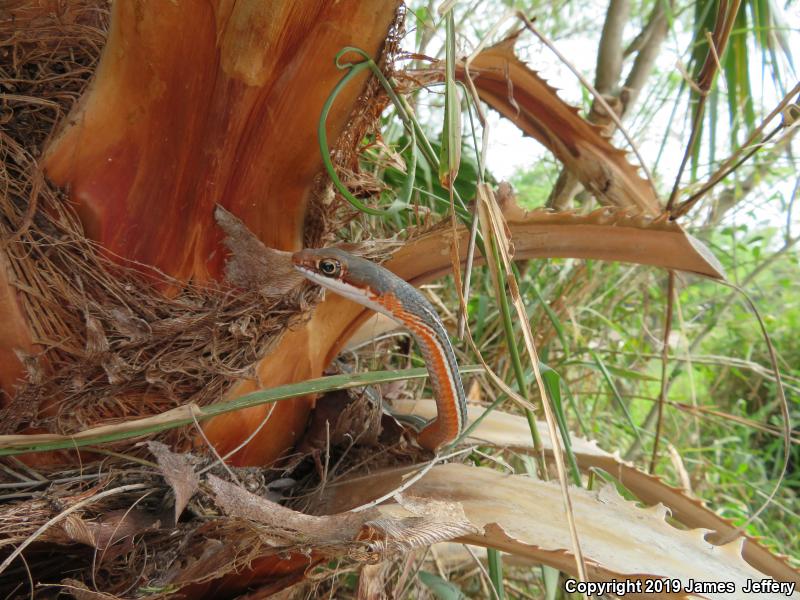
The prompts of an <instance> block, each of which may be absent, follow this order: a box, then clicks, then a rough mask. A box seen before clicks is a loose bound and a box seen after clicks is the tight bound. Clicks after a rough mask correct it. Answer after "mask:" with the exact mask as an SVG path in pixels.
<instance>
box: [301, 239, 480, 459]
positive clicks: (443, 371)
mask: <svg viewBox="0 0 800 600" xmlns="http://www.w3.org/2000/svg"><path fill="white" fill-rule="evenodd" d="M292 262H293V264H294V267H295V269H297V270H298V271H299V272H300V273H302V274H303V275H304V276H305V277H306V278H308V279H309V280H310V281H312V282H314V283H316V284H319V285H321V286H323V287H325V288H327V289H329V290H331V291H333V292H335V293H336V294H339V295H340V296H343V297H345V298H347V299H349V300H352V301H353V302H356V303H358V304H360V305H362V306H365V307H367V308H369V309H371V310H374V311H376V312H379V313H382V314H384V315H386V316H388V317H389V318H391V319H393V320H395V321H396V322H398V323H399V324H401V325H403V326H404V327H405V328H406V329H408V330H409V331H410V332H411V334H412V335H413V336H414V339H415V340H416V342H417V344H418V345H419V348H420V351H421V352H422V356H423V358H424V359H425V365H426V366H427V369H428V374H429V377H430V382H431V387H432V388H433V392H434V395H435V396H436V409H437V417H436V419H434V420H433V421H431V422H430V423H428V425H426V426H425V427H424V428H423V429H422V431H420V433H419V435H418V436H417V442H418V443H419V444H420V446H422V447H423V448H427V449H429V450H433V451H435V450H437V449H438V448H440V447H442V446H444V445H446V444H448V443H450V442H452V441H454V440H455V439H456V438H457V437H458V436H459V435H460V434H461V432H462V431H463V430H464V427H465V424H466V421H467V403H466V398H465V396H464V386H463V384H462V382H461V375H460V373H459V371H458V363H457V362H456V356H455V352H453V346H452V344H451V343H450V338H449V337H448V335H447V331H446V330H445V328H444V325H442V321H441V319H440V318H439V315H438V314H437V313H436V310H435V309H434V308H433V306H431V303H430V302H428V300H427V299H426V298H425V297H424V296H423V295H422V294H421V293H420V292H419V291H418V290H417V289H416V288H415V287H414V286H412V285H410V284H409V283H407V282H406V281H404V280H402V279H401V278H399V277H398V276H397V275H395V274H394V273H392V272H391V271H389V270H388V269H385V268H383V267H381V266H379V265H377V264H375V263H373V262H371V261H369V260H366V259H365V258H361V257H359V256H354V255H352V254H350V253H348V252H345V251H344V250H340V249H338V248H322V249H307V250H301V251H300V252H296V253H295V254H294V255H293V256H292Z"/></svg>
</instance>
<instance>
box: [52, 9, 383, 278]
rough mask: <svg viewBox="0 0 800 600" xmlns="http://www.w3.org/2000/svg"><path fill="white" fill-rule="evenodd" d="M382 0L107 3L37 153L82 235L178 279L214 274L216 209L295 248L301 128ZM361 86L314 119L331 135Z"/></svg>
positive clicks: (217, 267) (312, 149)
mask: <svg viewBox="0 0 800 600" xmlns="http://www.w3.org/2000/svg"><path fill="white" fill-rule="evenodd" d="M395 8H396V2H395V1H394V0H344V1H341V2H329V1H328V0H302V1H294V2H264V1H263V0H240V1H238V2H232V1H230V0H217V1H215V2H196V1H194V0H179V1H175V2H157V3H148V2H142V1H140V0H124V1H122V2H115V3H114V4H113V14H112V19H111V31H110V35H109V39H108V43H107V46H106V48H105V50H104V52H103V56H102V59H101V62H100V65H99V66H98V69H97V72H96V75H95V79H94V81H93V83H92V84H91V87H90V89H89V91H88V92H87V94H86V95H85V96H84V98H83V99H82V100H81V103H80V106H79V107H78V109H77V110H74V111H73V112H72V113H71V115H70V116H69V119H68V121H67V124H66V127H65V128H64V129H63V131H61V132H60V134H59V135H58V136H57V138H56V139H55V141H54V143H53V144H52V145H51V147H50V148H49V150H48V152H47V155H46V160H45V168H46V171H47V173H48V175H49V177H50V178H51V179H52V180H53V181H54V182H56V183H58V184H59V185H69V186H70V189H71V196H72V198H73V199H74V200H76V201H77V203H78V209H79V211H80V215H81V218H82V220H83V222H84V226H85V228H86V232H87V233H88V235H89V236H90V237H91V238H93V239H95V240H97V241H98V242H100V243H101V244H102V245H103V246H104V247H106V248H107V249H109V250H111V251H112V252H113V253H116V254H119V255H120V256H122V257H124V258H128V259H133V260H136V261H140V262H143V263H146V264H150V265H155V266H156V267H158V268H160V269H162V270H163V271H164V272H166V273H168V274H170V275H173V276H175V277H178V278H180V279H193V280H195V281H203V280H207V279H209V278H217V277H219V275H220V272H221V266H222V259H223V255H222V252H221V250H220V247H219V241H220V234H219V231H218V229H217V227H216V225H215V224H214V221H213V216H212V213H213V208H214V205H215V203H217V202H219V203H220V204H222V205H223V206H225V207H226V208H227V209H229V210H230V211H231V212H232V213H234V214H235V215H236V216H238V217H239V218H241V219H242V220H243V221H244V222H245V223H246V224H247V226H248V227H249V228H250V230H251V231H253V232H254V233H255V234H256V235H257V236H258V237H259V238H261V240H262V241H263V242H264V243H265V244H267V245H268V246H271V247H273V248H280V249H284V250H293V249H298V248H299V247H300V245H301V240H302V227H303V218H304V216H305V205H306V200H307V198H308V194H309V190H310V189H311V187H312V185H313V178H314V176H315V175H316V174H317V173H318V171H319V169H320V166H321V164H322V163H321V159H320V155H319V151H318V149H317V142H316V126H317V121H318V119H319V114H320V109H321V107H322V104H323V102H324V101H325V98H326V97H327V96H328V94H329V93H330V90H331V88H332V87H333V86H334V85H335V83H336V82H337V81H338V79H339V78H340V77H341V75H342V73H341V72H340V71H338V70H337V69H336V67H335V66H334V64H333V60H334V56H335V55H336V53H337V52H338V51H339V50H340V49H341V48H342V47H343V46H347V45H354V46H359V47H362V48H363V49H364V50H366V51H367V52H368V53H370V54H372V55H376V54H377V53H379V51H380V49H381V46H382V43H383V40H384V38H385V37H386V34H387V31H388V28H389V26H390V24H391V22H392V20H393V19H394V16H395ZM360 84H363V80H361V82H360V83H354V84H353V85H352V86H349V87H348V89H347V90H346V91H345V92H344V93H343V94H342V95H341V96H340V98H339V101H338V102H337V103H336V106H335V107H334V109H333V111H332V113H331V117H330V119H329V135H330V137H331V138H332V139H335V137H336V136H337V135H338V133H339V132H340V131H341V130H342V127H343V125H344V123H345V121H346V118H347V116H348V115H349V112H350V110H351V108H352V102H353V100H354V99H355V97H356V96H357V94H358V93H359V91H360V89H361V85H360Z"/></svg>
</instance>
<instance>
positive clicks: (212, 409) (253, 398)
mask: <svg viewBox="0 0 800 600" xmlns="http://www.w3.org/2000/svg"><path fill="white" fill-rule="evenodd" d="M459 371H460V372H461V373H481V372H483V367H480V366H477V367H476V366H474V365H471V366H466V367H461V368H459ZM427 376H428V371H427V369H425V368H417V369H402V370H395V371H372V372H368V373H359V374H357V375H352V374H349V373H346V374H343V375H333V376H331V377H320V378H318V379H309V380H308V381H301V382H299V383H291V384H288V385H282V386H278V387H275V388H270V389H266V390H261V391H258V392H253V393H251V394H245V395H244V396H240V397H239V398H236V399H235V400H231V401H230V402H219V403H217V404H212V405H210V406H204V407H198V408H197V409H196V410H195V413H194V416H195V418H196V419H197V420H198V421H203V420H206V419H210V418H211V417H215V416H217V415H221V414H225V413H229V412H234V411H237V410H243V409H246V408H252V407H254V406H260V405H262V404H271V403H273V402H278V401H280V400H287V399H289V398H296V397H297V396H305V395H308V394H320V393H323V392H331V391H333V390H344V389H349V388H354V387H362V386H365V385H373V384H377V383H388V382H390V381H401V380H403V379H420V378H423V377H427ZM194 420H195V419H193V418H192V417H191V416H190V415H188V416H187V415H185V413H180V414H176V416H175V418H172V419H169V420H165V421H163V422H158V423H152V419H150V421H151V422H150V423H146V424H143V426H142V427H134V428H128V429H121V428H120V429H119V430H116V431H115V430H113V429H112V430H111V431H104V432H100V433H98V434H96V435H91V436H81V437H66V436H64V437H59V438H58V439H52V440H49V441H40V442H38V443H37V442H36V439H37V438H38V437H39V436H36V435H33V436H27V437H30V438H31V442H30V443H29V444H28V443H25V440H22V439H21V438H22V437H23V436H0V456H12V455H16V454H25V453H28V452H47V451H50V450H67V449H72V448H80V447H85V446H95V445H101V444H106V443H109V442H117V441H120V440H125V439H130V438H135V437H140V436H143V435H148V434H151V433H158V432H160V431H166V430H168V429H175V428H177V427H183V426H186V425H192V424H193V423H194ZM104 429H106V430H107V429H109V428H108V427H106V428H104ZM43 437H44V436H43ZM9 438H14V440H15V441H14V443H9V441H8V440H9ZM17 440H18V441H17Z"/></svg>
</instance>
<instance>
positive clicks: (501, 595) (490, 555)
mask: <svg viewBox="0 0 800 600" xmlns="http://www.w3.org/2000/svg"><path fill="white" fill-rule="evenodd" d="M486 558H487V559H488V562H489V579H490V580H491V581H492V586H493V587H494V591H495V594H496V595H497V596H496V597H497V600H505V597H506V592H505V588H504V587H503V557H502V556H501V555H500V551H499V550H495V549H494V548H487V549H486Z"/></svg>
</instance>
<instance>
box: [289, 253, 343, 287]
mask: <svg viewBox="0 0 800 600" xmlns="http://www.w3.org/2000/svg"><path fill="white" fill-rule="evenodd" d="M347 262H348V255H347V253H345V252H343V251H341V250H338V249H336V248H319V249H311V248H309V249H306V250H301V251H300V252H295V253H294V254H293V255H292V264H293V265H294V267H295V269H297V270H298V271H300V272H301V273H303V275H305V276H306V277H308V278H309V279H311V280H312V281H316V282H318V283H319V282H320V280H325V279H328V280H340V281H341V280H342V279H343V278H344V276H345V274H346V272H347Z"/></svg>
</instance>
